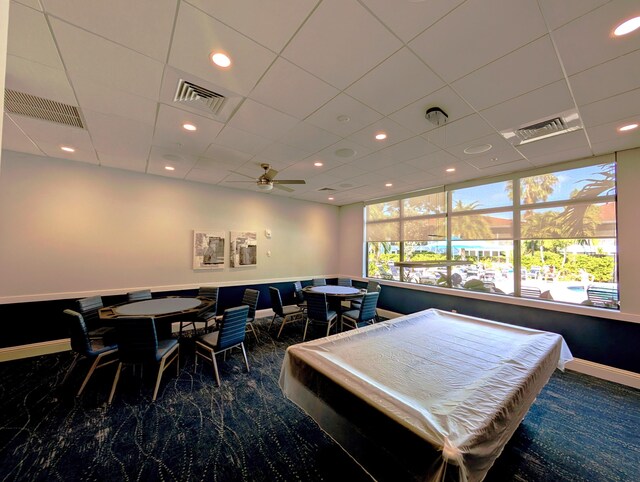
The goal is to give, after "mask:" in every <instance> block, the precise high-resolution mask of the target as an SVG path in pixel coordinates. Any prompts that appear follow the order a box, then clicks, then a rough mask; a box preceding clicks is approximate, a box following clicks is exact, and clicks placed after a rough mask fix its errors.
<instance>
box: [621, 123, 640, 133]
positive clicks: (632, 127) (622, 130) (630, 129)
mask: <svg viewBox="0 0 640 482" xmlns="http://www.w3.org/2000/svg"><path fill="white" fill-rule="evenodd" d="M637 128H638V124H629V125H626V126H622V127H619V128H618V130H619V131H620V132H625V131H632V130H633V129H637Z"/></svg>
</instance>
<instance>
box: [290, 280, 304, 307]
mask: <svg viewBox="0 0 640 482" xmlns="http://www.w3.org/2000/svg"><path fill="white" fill-rule="evenodd" d="M293 290H294V293H293V294H294V296H295V298H296V303H298V304H299V303H303V302H304V291H302V283H300V281H294V282H293Z"/></svg>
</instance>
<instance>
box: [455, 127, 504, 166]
mask: <svg viewBox="0 0 640 482" xmlns="http://www.w3.org/2000/svg"><path fill="white" fill-rule="evenodd" d="M485 145H490V146H491V149H490V150H489V151H487V152H484V153H481V154H466V153H465V152H464V150H465V149H466V148H468V147H475V146H485ZM505 150H506V151H512V150H513V146H512V145H511V144H510V143H509V142H507V141H506V140H505V138H504V137H502V136H501V135H500V134H496V133H493V134H490V135H488V136H484V137H480V138H477V139H474V140H470V141H467V142H464V143H462V144H458V145H456V146H450V147H447V149H446V151H447V152H448V153H449V154H451V155H452V156H455V157H457V158H458V159H461V160H463V161H466V160H468V159H472V158H474V157H476V156H478V157H484V156H488V157H495V156H497V155H498V154H499V153H500V152H502V151H505ZM491 154H493V155H491Z"/></svg>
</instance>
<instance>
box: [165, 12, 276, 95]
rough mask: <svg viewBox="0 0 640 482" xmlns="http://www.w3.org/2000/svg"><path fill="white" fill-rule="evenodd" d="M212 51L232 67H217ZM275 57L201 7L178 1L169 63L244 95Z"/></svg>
mask: <svg viewBox="0 0 640 482" xmlns="http://www.w3.org/2000/svg"><path fill="white" fill-rule="evenodd" d="M214 51H223V52H226V53H227V55H229V57H230V58H231V62H232V63H231V66H230V67H228V68H219V67H216V66H215V65H214V64H213V63H212V62H211V60H210V55H211V53H212V52H214ZM275 57H276V55H275V54H274V53H273V52H271V51H269V50H267V49H266V48H264V47H262V46H261V45H259V44H257V43H256V42H254V41H252V40H250V39H248V38H247V37H245V36H244V35H242V34H240V33H238V32H236V31H235V30H232V29H230V28H229V27H227V26H226V25H224V24H222V23H220V22H218V21H217V20H215V19H213V18H211V17H210V16H208V15H207V14H205V13H203V12H201V11H200V10H197V9H195V8H194V7H192V6H191V5H189V4H187V3H184V2H183V3H181V4H180V10H179V12H178V18H177V20H176V27H175V32H174V34H173V42H172V44H171V53H170V54H169V63H170V64H171V65H172V66H174V67H176V68H178V69H180V70H183V71H185V72H189V73H191V74H194V75H196V76H198V77H201V78H203V79H207V80H208V81H209V82H211V83H213V84H216V85H219V86H221V87H224V88H226V89H229V90H231V91H232V92H236V93H238V94H240V95H247V94H248V93H249V92H250V91H251V89H253V87H254V86H255V85H256V83H257V82H258V79H259V78H260V77H262V75H263V74H264V72H265V71H266V70H267V68H268V67H269V65H271V63H272V62H273V61H274V60H275Z"/></svg>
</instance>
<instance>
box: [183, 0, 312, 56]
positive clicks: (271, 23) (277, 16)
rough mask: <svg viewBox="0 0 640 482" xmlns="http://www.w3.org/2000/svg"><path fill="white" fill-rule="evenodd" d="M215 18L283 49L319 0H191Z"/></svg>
mask: <svg viewBox="0 0 640 482" xmlns="http://www.w3.org/2000/svg"><path fill="white" fill-rule="evenodd" d="M188 1H189V3H191V4H193V5H195V6H196V7H198V8H200V9H201V10H203V11H205V12H207V13H208V14H209V15H211V16H212V17H215V18H217V19H218V20H220V21H221V22H223V23H225V24H227V25H229V26H230V27H232V28H234V29H235V30H238V31H239V32H242V33H243V34H244V35H246V36H248V37H250V38H253V39H254V40H255V41H256V42H258V43H261V44H262V45H264V46H265V47H268V48H270V49H271V50H273V51H275V52H279V51H280V50H282V48H283V47H284V46H285V44H286V43H287V42H288V41H289V39H290V38H291V36H292V35H293V34H294V33H295V32H296V30H297V29H298V27H299V26H300V24H301V23H302V21H303V20H304V19H305V18H306V17H307V15H309V13H310V12H311V10H312V9H313V7H314V6H315V5H316V4H317V0H277V1H275V0H268V1H261V2H255V1H252V0H216V1H215V2H211V1H207V0H188Z"/></svg>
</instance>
